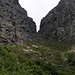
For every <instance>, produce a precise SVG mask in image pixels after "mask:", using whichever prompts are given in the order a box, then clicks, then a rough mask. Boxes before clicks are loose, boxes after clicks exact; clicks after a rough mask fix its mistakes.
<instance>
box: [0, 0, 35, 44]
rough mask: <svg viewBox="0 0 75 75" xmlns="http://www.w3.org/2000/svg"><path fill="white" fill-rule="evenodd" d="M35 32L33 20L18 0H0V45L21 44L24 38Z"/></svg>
mask: <svg viewBox="0 0 75 75" xmlns="http://www.w3.org/2000/svg"><path fill="white" fill-rule="evenodd" d="M35 33H36V25H35V22H34V21H33V19H32V18H29V17H28V16H27V11H26V10H24V9H23V8H21V6H20V4H19V3H18V0H0V45H4V44H6V45H7V44H9V45H14V44H21V45H22V44H23V40H24V39H26V38H27V37H28V36H30V35H31V34H35Z"/></svg>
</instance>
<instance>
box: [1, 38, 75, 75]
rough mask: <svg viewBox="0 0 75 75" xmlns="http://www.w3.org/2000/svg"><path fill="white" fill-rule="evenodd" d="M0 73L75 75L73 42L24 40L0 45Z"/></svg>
mask: <svg viewBox="0 0 75 75" xmlns="http://www.w3.org/2000/svg"><path fill="white" fill-rule="evenodd" d="M0 75H75V50H74V43H73V42H66V43H64V42H62V43H60V42H57V41H55V40H53V41H43V40H42V39H38V38H37V39H35V40H31V41H25V44H24V46H23V47H22V46H16V47H11V46H1V47H0Z"/></svg>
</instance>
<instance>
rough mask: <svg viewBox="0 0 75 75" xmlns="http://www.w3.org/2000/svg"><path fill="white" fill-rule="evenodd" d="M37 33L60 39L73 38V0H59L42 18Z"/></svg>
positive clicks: (74, 32)
mask: <svg viewBox="0 0 75 75" xmlns="http://www.w3.org/2000/svg"><path fill="white" fill-rule="evenodd" d="M39 33H40V34H42V36H43V37H46V38H49V39H50V38H57V39H58V40H60V41H62V40H69V39H75V0H61V1H60V2H59V4H58V5H57V6H56V7H55V8H54V9H52V10H51V11H50V12H49V13H48V14H47V15H46V16H45V17H44V18H43V19H42V21H41V25H40V31H39Z"/></svg>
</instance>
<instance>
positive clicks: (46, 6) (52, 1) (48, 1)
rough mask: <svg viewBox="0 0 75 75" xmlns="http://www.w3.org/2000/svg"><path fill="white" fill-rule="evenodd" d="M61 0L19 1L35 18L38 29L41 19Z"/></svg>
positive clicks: (29, 14) (30, 15)
mask: <svg viewBox="0 0 75 75" xmlns="http://www.w3.org/2000/svg"><path fill="white" fill-rule="evenodd" d="M59 1H60V0H19V3H20V5H21V6H22V7H23V8H24V9H25V10H26V11H27V13H28V16H29V17H31V18H33V20H34V21H35V23H36V25H37V31H38V30H39V27H40V21H41V19H42V18H43V17H45V16H46V15H47V14H48V12H49V11H50V10H52V9H53V8H54V7H55V6H56V5H57V4H58V3H59Z"/></svg>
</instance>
